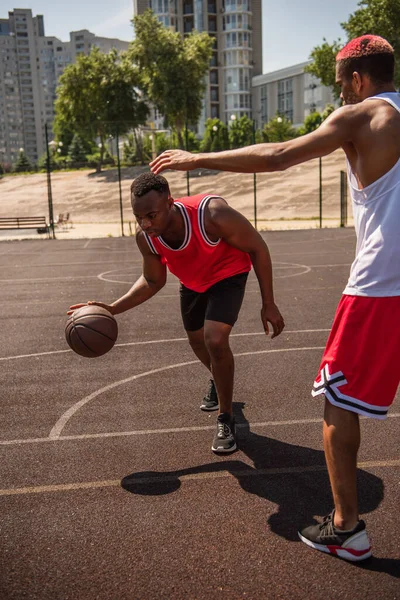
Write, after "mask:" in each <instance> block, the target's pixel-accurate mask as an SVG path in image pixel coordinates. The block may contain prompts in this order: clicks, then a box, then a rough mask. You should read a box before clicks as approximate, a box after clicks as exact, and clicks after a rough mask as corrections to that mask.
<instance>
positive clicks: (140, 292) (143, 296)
mask: <svg viewBox="0 0 400 600" xmlns="http://www.w3.org/2000/svg"><path fill="white" fill-rule="evenodd" d="M163 285H164V284H162V285H160V284H157V283H155V282H154V283H153V282H148V281H147V280H146V279H145V277H144V276H143V275H141V276H140V277H139V279H138V280H137V281H136V282H135V283H134V284H133V286H132V287H131V289H130V290H129V292H127V293H126V294H125V295H124V296H121V298H119V299H118V300H116V301H115V302H113V303H112V304H111V306H112V307H113V308H114V311H113V314H115V315H118V314H120V313H123V312H125V311H127V310H130V309H131V308H135V306H139V304H143V302H146V300H149V299H150V298H151V297H152V296H154V295H155V294H157V292H159V291H160V289H161V288H162V287H163Z"/></svg>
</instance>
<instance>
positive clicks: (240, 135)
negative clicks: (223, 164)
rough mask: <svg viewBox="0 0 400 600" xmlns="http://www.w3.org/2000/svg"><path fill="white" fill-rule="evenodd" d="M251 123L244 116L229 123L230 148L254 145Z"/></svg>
mask: <svg viewBox="0 0 400 600" xmlns="http://www.w3.org/2000/svg"><path fill="white" fill-rule="evenodd" d="M253 127H254V126H253V121H252V120H251V119H249V117H247V116H246V115H243V117H240V119H235V120H234V121H231V125H230V127H229V140H230V143H231V148H243V147H244V146H251V144H254V141H255V139H254V129H253Z"/></svg>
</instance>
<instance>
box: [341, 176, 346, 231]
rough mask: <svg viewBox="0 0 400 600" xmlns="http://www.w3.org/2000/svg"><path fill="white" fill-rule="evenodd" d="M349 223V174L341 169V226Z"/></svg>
mask: <svg viewBox="0 0 400 600" xmlns="http://www.w3.org/2000/svg"><path fill="white" fill-rule="evenodd" d="M346 225H347V176H346V173H345V171H340V227H346Z"/></svg>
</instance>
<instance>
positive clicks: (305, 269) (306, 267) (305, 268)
mask: <svg viewBox="0 0 400 600" xmlns="http://www.w3.org/2000/svg"><path fill="white" fill-rule="evenodd" d="M279 265H288V266H286V267H281V266H279ZM273 266H274V270H281V269H286V270H289V269H296V268H299V269H303V271H301V272H300V273H292V274H291V275H274V280H275V279H288V278H289V277H299V276H300V275H305V274H306V273H309V272H310V271H311V267H310V266H309V265H301V264H298V263H287V262H277V261H275V262H274V265H273ZM318 266H320V265H318ZM118 271H122V269H112V270H111V271H104V272H103V273H100V274H99V275H97V277H98V278H99V279H100V280H101V281H105V282H107V283H121V284H129V285H131V284H132V283H133V282H132V281H121V280H118V279H110V278H109V277H106V275H110V274H111V273H118ZM117 276H118V275H117ZM122 276H123V275H122ZM166 285H167V286H169V285H171V284H169V283H167V284H166Z"/></svg>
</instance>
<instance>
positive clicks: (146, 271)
mask: <svg viewBox="0 0 400 600" xmlns="http://www.w3.org/2000/svg"><path fill="white" fill-rule="evenodd" d="M136 243H137V246H138V248H139V250H140V252H141V254H142V257H143V272H142V274H141V276H140V277H139V279H138V280H137V281H136V282H135V283H134V284H133V286H132V287H131V289H130V290H129V292H127V293H126V294H125V295H124V296H122V297H121V298H119V299H118V300H116V301H115V302H113V303H112V305H111V306H112V307H113V311H112V312H113V314H114V315H118V314H119V313H122V312H125V311H127V310H130V309H131V308H134V307H135V306H139V304H143V302H146V300H149V299H150V298H152V297H153V296H154V295H155V294H157V292H159V291H160V290H161V288H163V287H164V285H165V283H166V281H167V269H166V266H165V265H164V264H163V263H162V262H161V258H160V256H159V255H158V254H153V252H152V251H151V250H150V248H149V245H148V243H147V241H146V239H145V237H144V234H143V232H142V231H141V230H140V229H139V228H138V231H137V234H136Z"/></svg>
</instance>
